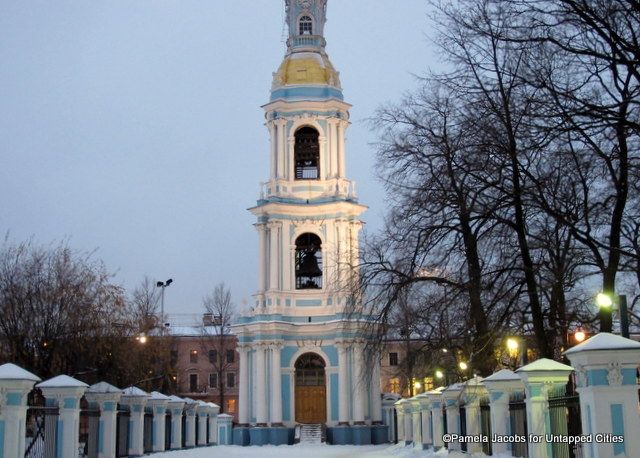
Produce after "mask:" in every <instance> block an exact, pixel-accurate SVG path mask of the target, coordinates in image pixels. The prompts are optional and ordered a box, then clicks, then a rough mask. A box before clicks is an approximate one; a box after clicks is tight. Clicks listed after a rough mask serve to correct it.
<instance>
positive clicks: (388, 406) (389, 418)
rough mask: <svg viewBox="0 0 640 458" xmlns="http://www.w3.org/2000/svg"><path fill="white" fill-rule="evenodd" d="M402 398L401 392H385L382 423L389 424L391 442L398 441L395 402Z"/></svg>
mask: <svg viewBox="0 0 640 458" xmlns="http://www.w3.org/2000/svg"><path fill="white" fill-rule="evenodd" d="M398 399H400V395H399V394H395V393H385V394H384V396H383V397H382V423H383V424H384V425H386V426H387V431H389V435H388V436H387V438H388V440H389V442H395V441H396V426H395V422H394V418H395V408H394V404H395V403H396V402H398Z"/></svg>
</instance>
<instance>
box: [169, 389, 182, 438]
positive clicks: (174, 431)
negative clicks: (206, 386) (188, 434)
mask: <svg viewBox="0 0 640 458" xmlns="http://www.w3.org/2000/svg"><path fill="white" fill-rule="evenodd" d="M184 404H185V400H184V399H182V398H179V397H178V396H175V395H172V396H169V402H168V403H167V410H168V411H169V412H171V447H170V448H171V450H177V449H180V448H182V410H183V408H184Z"/></svg>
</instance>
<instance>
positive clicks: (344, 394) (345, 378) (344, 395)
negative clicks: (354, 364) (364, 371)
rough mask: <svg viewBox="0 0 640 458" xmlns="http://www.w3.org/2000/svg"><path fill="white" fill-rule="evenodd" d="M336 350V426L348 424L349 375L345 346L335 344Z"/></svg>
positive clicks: (341, 343)
mask: <svg viewBox="0 0 640 458" xmlns="http://www.w3.org/2000/svg"><path fill="white" fill-rule="evenodd" d="M336 348H337V349H338V409H339V410H338V424H340V425H348V424H349V373H348V362H347V358H348V353H347V348H348V347H347V344H346V343H344V342H337V343H336Z"/></svg>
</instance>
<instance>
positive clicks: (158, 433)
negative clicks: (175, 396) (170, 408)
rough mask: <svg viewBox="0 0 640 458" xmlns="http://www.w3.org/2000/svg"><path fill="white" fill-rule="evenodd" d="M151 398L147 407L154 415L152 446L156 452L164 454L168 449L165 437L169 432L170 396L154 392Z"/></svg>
mask: <svg viewBox="0 0 640 458" xmlns="http://www.w3.org/2000/svg"><path fill="white" fill-rule="evenodd" d="M150 394H151V396H150V397H149V399H148V400H147V406H148V407H150V408H151V412H152V413H153V427H152V428H151V431H152V433H151V434H152V437H153V443H152V444H151V446H152V448H153V451H154V452H164V450H165V448H166V444H165V436H166V434H167V432H166V431H165V430H166V429H167V426H166V417H167V404H168V403H169V396H167V395H164V394H162V393H159V392H157V391H152V392H151V393H150Z"/></svg>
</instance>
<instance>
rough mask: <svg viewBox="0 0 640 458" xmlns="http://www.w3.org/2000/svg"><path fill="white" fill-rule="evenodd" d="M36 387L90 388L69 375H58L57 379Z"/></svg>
mask: <svg viewBox="0 0 640 458" xmlns="http://www.w3.org/2000/svg"><path fill="white" fill-rule="evenodd" d="M36 386H37V387H38V388H82V387H88V386H89V385H87V384H86V383H84V382H81V381H80V380H76V379H74V378H73V377H69V376H68V375H58V376H57V377H53V378H50V379H49V380H45V381H44V382H42V383H38V384H37V385H36Z"/></svg>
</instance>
